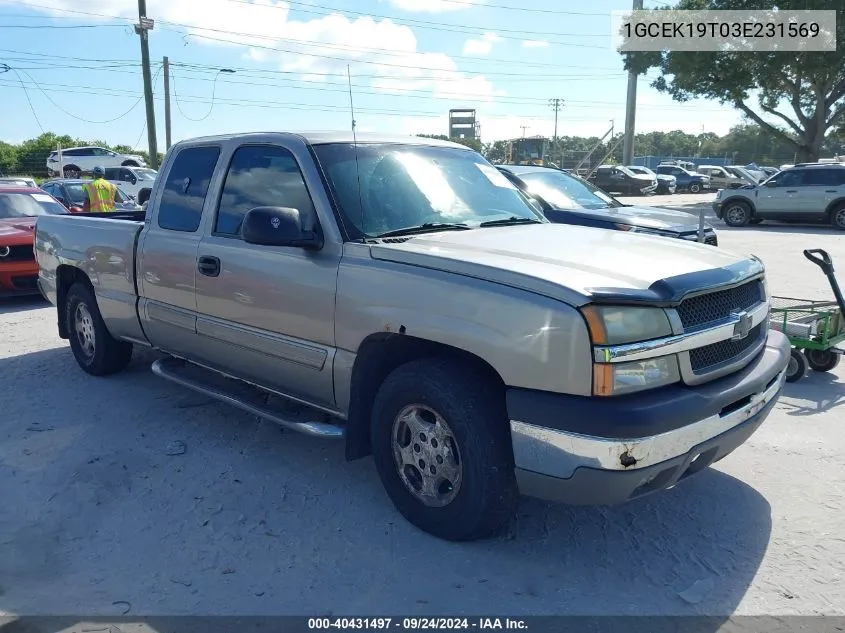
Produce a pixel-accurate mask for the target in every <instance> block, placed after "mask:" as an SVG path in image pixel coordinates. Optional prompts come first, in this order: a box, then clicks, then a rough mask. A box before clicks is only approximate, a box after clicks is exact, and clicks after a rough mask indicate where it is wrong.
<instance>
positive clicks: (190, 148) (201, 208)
mask: <svg viewBox="0 0 845 633" xmlns="http://www.w3.org/2000/svg"><path fill="white" fill-rule="evenodd" d="M221 153H222V145H221V144H220V143H215V142H212V141H208V142H203V143H192V144H185V145H182V146H174V148H172V149H171V151H170V152H169V153H168V156H167V161H166V164H165V166H164V167H163V169H162V172H161V178H162V180H161V181H160V183H157V186H156V187H155V189H154V190H153V192H152V197H151V198H150V202H149V205H148V209H150V214H149V215H148V216H147V219H146V224H145V227H144V230H143V231H142V233H141V237H140V240H139V244H138V248H137V261H136V275H137V283H138V295H139V303H138V315H139V317H140V319H141V323H142V325H143V327H144V331H145V333H146V334H147V338H148V339H149V340H150V342H151V343H152V344H153V345H154V346H156V347H159V348H161V349H163V350H165V351H167V352H170V353H172V354H175V355H183V356H195V355H197V354H198V353H199V352H198V347H199V343H198V341H197V326H196V324H197V315H196V309H197V305H196V277H197V272H196V271H197V249H198V247H199V242H200V239H202V232H201V221H202V218H203V216H204V215H205V214H207V213H208V212H207V210H206V209H207V208H210V207H211V206H212V205H213V202H211V201H210V199H209V196H208V193H209V190H210V188H211V185H212V181H213V179H214V178H215V169H216V167H217V163H218V161H219V159H220V155H221Z"/></svg>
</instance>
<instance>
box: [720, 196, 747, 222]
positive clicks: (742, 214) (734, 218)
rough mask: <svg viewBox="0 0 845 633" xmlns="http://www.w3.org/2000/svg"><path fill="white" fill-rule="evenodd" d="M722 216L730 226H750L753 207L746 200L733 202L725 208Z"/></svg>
mask: <svg viewBox="0 0 845 633" xmlns="http://www.w3.org/2000/svg"><path fill="white" fill-rule="evenodd" d="M722 217H723V218H724V220H725V224H727V225H728V226H735V227H740V226H748V223H749V222H751V207H749V206H748V205H747V204H746V203H745V202H731V203H730V204H729V205H728V206H727V207H726V208H725V211H724V213H723V214H722Z"/></svg>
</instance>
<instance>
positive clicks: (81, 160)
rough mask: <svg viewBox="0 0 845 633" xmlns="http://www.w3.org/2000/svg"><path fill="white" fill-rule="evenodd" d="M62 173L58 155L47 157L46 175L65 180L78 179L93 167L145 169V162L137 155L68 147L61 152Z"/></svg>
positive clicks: (96, 148) (92, 148)
mask: <svg viewBox="0 0 845 633" xmlns="http://www.w3.org/2000/svg"><path fill="white" fill-rule="evenodd" d="M62 165H63V167H64V173H63V174H59V153H58V152H50V156H48V157H47V173H48V174H50V175H55V176H64V177H65V178H79V177H80V176H81V175H82V174H84V173H90V172H91V170H92V169H94V167H96V166H98V165H100V166H102V167H120V166H125V167H146V166H147V163H146V161H145V160H144V159H143V158H142V157H141V156H138V155H137V154H119V153H117V152H114V151H112V150H110V149H106V148H105V147H69V148H68V149H63V150H62Z"/></svg>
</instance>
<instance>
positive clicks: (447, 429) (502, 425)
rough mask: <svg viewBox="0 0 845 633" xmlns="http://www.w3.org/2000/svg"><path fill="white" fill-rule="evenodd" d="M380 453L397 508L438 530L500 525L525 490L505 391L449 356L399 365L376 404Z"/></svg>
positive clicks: (476, 534) (474, 532) (459, 536)
mask: <svg viewBox="0 0 845 633" xmlns="http://www.w3.org/2000/svg"><path fill="white" fill-rule="evenodd" d="M372 446H373V457H374V460H375V464H376V469H377V471H378V474H379V477H380V478H381V481H382V484H383V485H384V488H385V490H386V491H387V494H388V496H389V497H390V499H391V501H392V502H393V504H394V506H395V507H396V509H397V510H398V511H399V512H400V513H401V514H402V516H404V517H405V518H406V519H407V520H408V521H409V522H410V523H412V524H413V525H415V526H417V527H418V528H419V529H421V530H423V531H425V532H428V533H429V534H432V535H433V536H436V537H438V538H442V539H445V540H449V541H469V540H475V539H480V538H484V537H486V536H489V535H491V534H492V533H494V532H495V531H496V530H497V529H498V528H500V527H501V526H502V525H503V524H504V523H505V522H507V521H508V519H509V518H510V517H511V516H512V514H513V513H514V511H515V508H516V504H517V501H518V498H519V493H518V489H517V486H516V479H515V476H514V464H513V451H512V448H511V440H510V431H509V425H508V418H507V413H506V408H505V400H504V393H503V392H502V391H501V388H499V387H498V386H497V385H495V384H494V383H493V382H492V381H491V380H488V379H486V378H484V377H483V376H481V375H480V374H479V373H477V372H475V371H473V370H472V368H468V367H466V366H465V365H463V364H461V363H460V362H459V361H454V360H451V359H448V358H428V359H421V360H416V361H411V362H409V363H407V364H405V365H402V366H400V367H399V368H397V369H395V370H394V371H393V372H392V373H391V374H390V375H389V376H388V377H387V378H386V379H385V381H384V383H383V384H382V385H381V388H380V389H379V391H378V394H377V395H376V399H375V402H374V404H373V414H372Z"/></svg>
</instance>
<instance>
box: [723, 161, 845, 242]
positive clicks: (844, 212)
mask: <svg viewBox="0 0 845 633" xmlns="http://www.w3.org/2000/svg"><path fill="white" fill-rule="evenodd" d="M713 211H714V212H715V213H716V217H718V218H719V219H722V220H724V221H725V224H727V225H728V226H746V225H747V224H759V223H760V222H762V221H763V220H780V221H785V222H825V223H829V224H831V225H832V226H833V227H834V228H836V229H839V230H840V231H845V165H834V164H830V165H819V164H817V163H810V164H805V165H796V166H795V167H791V168H789V169H785V170H784V171H782V172H780V173H777V174H775V175H774V176H772V177H771V178H769V179H768V180H766V181H765V182H764V183H761V184H758V185H754V186H749V187H747V188H742V189H732V190H723V191H720V192H718V193H717V194H716V199H715V200H714V201H713Z"/></svg>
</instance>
